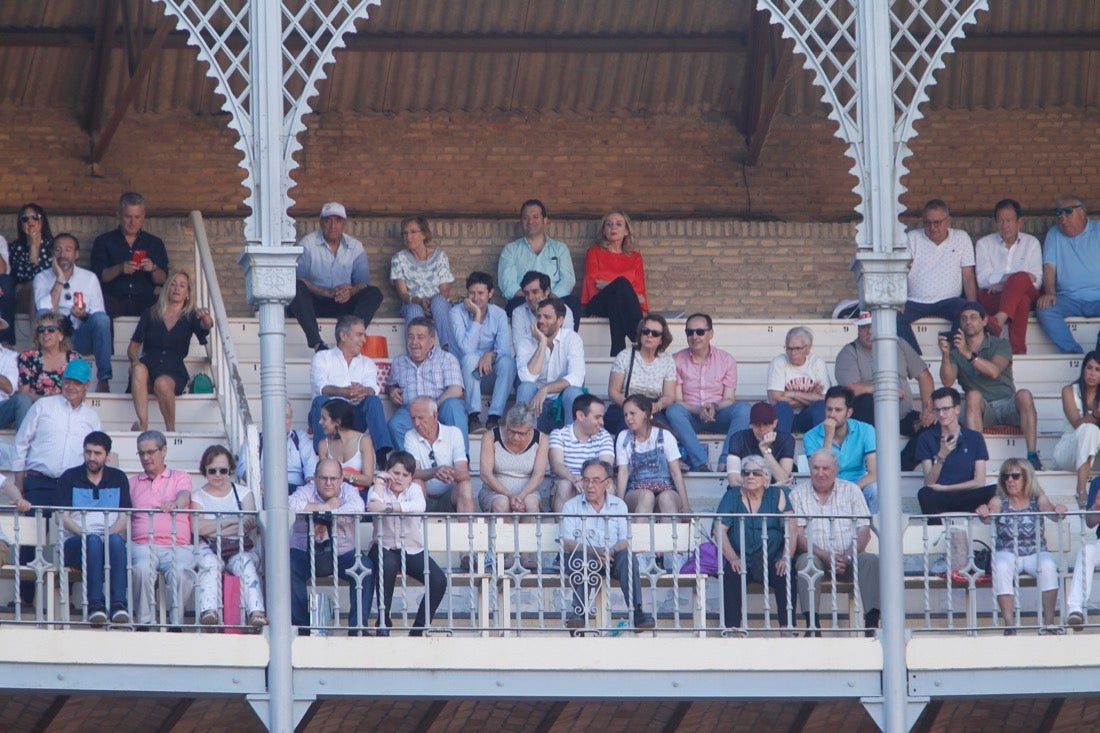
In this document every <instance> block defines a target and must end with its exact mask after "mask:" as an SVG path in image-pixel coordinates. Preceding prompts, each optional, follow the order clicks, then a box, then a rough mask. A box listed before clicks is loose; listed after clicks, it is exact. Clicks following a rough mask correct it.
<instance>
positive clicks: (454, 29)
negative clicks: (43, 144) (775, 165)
mask: <svg viewBox="0 0 1100 733" xmlns="http://www.w3.org/2000/svg"><path fill="white" fill-rule="evenodd" d="M237 1H238V2H244V0H237ZM991 5H992V6H993V7H992V9H991V10H990V11H989V12H988V13H985V14H983V15H982V16H981V17H980V18H979V22H978V23H977V25H976V26H975V27H974V28H973V29H972V31H971V33H972V34H974V35H977V36H990V35H1005V34H1009V35H1021V36H1036V35H1046V36H1067V37H1073V38H1075V39H1076V40H1077V42H1076V43H1068V42H1067V44H1066V48H1065V49H1060V48H1058V47H1057V44H1053V46H1054V47H1052V48H1044V49H1041V50H1021V51H1020V52H1018V53H1013V52H1001V51H968V52H961V53H958V54H955V55H954V56H952V57H951V58H950V59H949V61H948V66H947V68H946V69H945V70H943V71H941V72H940V75H939V84H937V85H936V87H935V88H934V89H933V91H932V104H933V106H937V107H951V108H962V109H967V108H981V107H988V108H1008V109H1015V108H1039V107H1077V108H1080V107H1093V106H1097V105H1098V103H1100V88H1098V87H1100V73H1097V71H1096V69H1097V62H1098V61H1100V58H1098V56H1100V51H1093V50H1087V48H1086V50H1081V48H1082V47H1083V46H1084V47H1090V46H1096V45H1097V44H1096V42H1095V38H1096V36H1098V35H1100V2H1098V1H1097V0H1088V1H1084V2H1083V1H1081V0H993V2H991ZM753 6H754V3H753V2H752V1H751V0H734V1H731V0H555V1H553V2H550V1H549V0H462V2H438V0H384V1H383V3H382V5H381V6H380V7H376V8H374V9H372V11H371V17H370V18H369V19H368V20H367V21H365V22H363V23H361V25H360V27H359V30H358V34H357V42H360V43H365V44H368V45H369V43H370V39H371V37H372V36H374V37H377V38H385V39H389V40H391V41H392V39H393V38H394V37H395V36H409V37H424V36H433V37H438V36H444V37H446V38H447V39H454V38H461V37H463V36H466V37H471V36H472V37H476V38H494V37H512V38H514V37H517V36H523V35H531V36H533V37H536V38H539V39H541V38H551V39H552V38H562V37H567V38H574V39H576V38H578V37H580V36H586V35H587V36H596V37H599V38H603V39H617V38H638V37H643V38H646V37H658V38H665V37H674V38H675V37H685V36H687V37H699V36H701V35H703V34H710V35H715V34H718V35H721V34H725V36H726V37H729V38H740V37H747V36H748V34H749V32H750V29H751V26H752V13H753ZM98 7H99V4H98V3H96V2H88V0H39V1H38V2H8V3H0V29H6V30H12V29H34V30H37V31H70V32H71V33H70V34H69V35H67V36H66V38H67V39H69V41H70V42H72V43H76V45H69V46H62V45H57V42H56V38H57V36H54V38H55V45H43V46H41V47H30V46H27V45H19V46H10V45H9V46H7V47H5V46H3V45H0V104H5V105H14V106H18V107H31V108H35V107H51V108H71V109H73V110H74V111H79V110H80V108H81V105H82V103H83V97H84V95H85V93H86V90H87V88H88V85H89V84H90V81H89V80H88V79H87V78H86V77H87V74H88V71H87V70H88V69H89V66H90V63H91V56H92V45H91V40H92V37H93V35H94V29H95V26H96V21H97V15H98ZM141 13H142V25H143V26H144V28H145V30H146V34H147V37H148V35H151V33H152V31H153V29H154V28H155V27H156V24H157V22H158V21H159V19H160V18H161V17H162V16H163V6H162V5H160V4H159V3H149V4H147V5H145V6H144V8H143V9H142V11H141ZM1089 36H1091V37H1092V40H1090V39H1089V38H1088V37H1089ZM1082 37H1084V43H1083V44H1082V42H1081V38H1082ZM81 39H83V40H81ZM521 40H522V39H521ZM531 45H532V48H531V50H529V51H528V50H525V49H522V48H521V49H512V50H503V51H502V50H499V49H498V50H495V51H486V50H483V49H476V48H475V49H472V50H469V51H465V50H464V51H454V50H451V51H438V50H426V51H414V52H409V51H396V50H390V51H385V52H379V51H369V52H363V51H359V50H351V49H349V50H345V51H342V52H341V53H340V54H339V55H338V58H337V64H336V65H335V67H334V68H333V69H332V70H331V73H332V77H331V78H330V79H329V80H326V81H325V82H323V83H322V85H321V87H320V96H319V97H318V98H316V101H315V104H316V108H317V109H318V110H319V111H323V112H324V111H354V112H362V113H397V112H427V111H451V110H453V111H463V112H497V111H526V112H540V111H546V112H580V113H586V114H612V113H617V112H642V111H649V112H655V113H656V112H678V113H695V112H722V113H726V114H730V115H732V116H734V117H735V118H736V117H737V116H738V115H739V113H740V109H741V107H742V106H743V104H744V101H743V93H744V92H743V89H742V86H743V83H744V82H743V80H744V76H745V65H746V62H747V59H746V56H747V54H746V53H745V52H744V50H743V49H742V48H734V46H740V44H737V43H732V42H731V48H730V50H728V51H718V50H713V49H708V50H706V51H687V52H660V53H658V52H648V53H640V52H631V53H624V52H621V51H614V50H610V51H608V50H599V49H597V50H592V51H586V50H579V51H561V50H558V51H553V52H548V51H547V50H546V49H545V48H543V47H542V46H541V45H540V44H539V43H538V42H537V41H536V42H532V44H531ZM1047 45H1048V46H1049V45H1052V44H1049V43H1048V44H1047ZM795 68H796V71H795V73H794V75H793V77H792V80H791V83H790V84H789V86H788V89H787V91H786V93H785V95H784V99H783V104H782V110H783V111H785V112H786V113H788V114H798V115H814V116H820V115H822V114H824V110H825V108H824V106H823V105H822V103H821V102H820V93H819V92H818V90H817V89H815V88H813V86H812V84H811V83H810V77H809V75H808V74H807V73H806V72H804V71H803V70H802V68H801V63H796V64H795ZM127 78H128V70H127V63H126V54H125V51H124V50H123V49H122V48H116V49H115V50H114V51H113V52H112V53H111V54H110V58H109V63H108V76H107V79H108V83H107V84H106V86H105V90H104V95H103V97H104V102H105V104H104V108H105V109H106V110H111V109H113V107H114V106H115V104H116V102H117V99H118V98H119V95H120V94H121V92H122V90H123V89H124V87H125V85H126V81H127ZM213 89H214V85H213V82H212V81H211V80H210V79H209V78H207V77H206V75H205V73H204V69H203V68H202V66H201V65H200V64H199V63H198V61H197V58H196V54H195V52H194V51H193V50H191V49H188V48H183V49H180V48H167V49H165V50H164V51H163V52H162V54H161V56H160V57H159V58H158V59H157V61H156V62H155V63H154V64H153V67H152V70H151V71H150V74H149V76H148V78H147V79H146V80H145V82H144V83H143V84H142V86H141V89H140V91H139V93H138V94H137V96H136V98H135V100H134V103H133V108H132V109H133V111H134V112H135V113H143V112H161V111H166V110H171V109H187V110H190V111H193V112H194V113H196V114H216V113H218V112H219V111H220V107H221V99H220V98H219V97H218V96H217V95H216V94H214V91H213Z"/></svg>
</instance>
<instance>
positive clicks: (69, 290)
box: [61, 282, 73, 300]
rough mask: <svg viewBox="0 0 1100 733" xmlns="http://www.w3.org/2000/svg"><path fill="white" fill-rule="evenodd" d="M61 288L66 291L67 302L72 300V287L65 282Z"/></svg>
mask: <svg viewBox="0 0 1100 733" xmlns="http://www.w3.org/2000/svg"><path fill="white" fill-rule="evenodd" d="M61 287H62V288H63V289H64V290H65V300H72V299H73V294H72V286H70V285H69V283H67V282H63V283H61Z"/></svg>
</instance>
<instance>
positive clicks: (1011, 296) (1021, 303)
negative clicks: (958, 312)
mask: <svg viewBox="0 0 1100 733" xmlns="http://www.w3.org/2000/svg"><path fill="white" fill-rule="evenodd" d="M1038 299H1039V291H1038V290H1036V289H1035V284H1034V283H1032V282H1031V275H1029V274H1028V273H1026V272H1014V273H1012V274H1011V275H1009V277H1008V281H1007V282H1006V283H1005V288H1004V290H1002V291H1001V292H999V293H991V292H989V291H988V290H979V291H978V302H979V303H981V304H982V307H983V308H985V309H986V311H987V312H988V313H989V319H990V320H993V315H994V314H995V313H999V312H1001V311H1004V312H1005V313H1006V314H1007V315H1008V342H1009V343H1010V344H1011V345H1012V353H1013V354H1026V353H1027V318H1028V316H1029V315H1030V314H1031V309H1032V308H1034V307H1035V301H1036V300H1038Z"/></svg>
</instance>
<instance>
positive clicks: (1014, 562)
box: [993, 550, 1058, 596]
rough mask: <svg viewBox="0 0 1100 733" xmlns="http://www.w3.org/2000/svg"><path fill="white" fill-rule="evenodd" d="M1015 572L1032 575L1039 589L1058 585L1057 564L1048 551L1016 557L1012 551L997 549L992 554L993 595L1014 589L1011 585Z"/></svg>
mask: <svg viewBox="0 0 1100 733" xmlns="http://www.w3.org/2000/svg"><path fill="white" fill-rule="evenodd" d="M1017 573H1027V574H1028V575H1032V576H1034V577H1035V579H1036V580H1037V581H1038V585H1039V590H1054V589H1056V588H1057V587H1058V565H1057V564H1056V563H1055V562H1054V556H1053V555H1051V554H1050V553H1049V552H1037V553H1035V554H1034V555H1020V556H1019V557H1017V556H1016V553H1014V552H1007V551H1005V550H997V552H996V553H995V554H994V555H993V593H994V595H998V596H1010V595H1012V593H1013V591H1014V588H1013V587H1012V586H1013V582H1014V581H1015V580H1016V574H1017Z"/></svg>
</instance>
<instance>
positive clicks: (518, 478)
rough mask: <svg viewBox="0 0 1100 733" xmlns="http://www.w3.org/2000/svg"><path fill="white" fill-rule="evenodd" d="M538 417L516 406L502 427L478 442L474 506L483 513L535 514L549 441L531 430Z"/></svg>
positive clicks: (543, 484) (539, 504) (539, 503)
mask: <svg viewBox="0 0 1100 733" xmlns="http://www.w3.org/2000/svg"><path fill="white" fill-rule="evenodd" d="M537 421H538V415H536V414H535V411H534V410H533V409H532V408H531V406H530V405H528V404H526V403H524V402H520V403H519V404H516V405H513V406H512V408H511V409H509V410H508V413H507V414H506V415H505V416H504V424H503V425H500V426H498V427H496V428H494V429H493V431H492V433H491V435H492V439H489V435H486V436H484V437H482V440H481V463H480V466H479V468H480V471H481V484H482V489H481V491H480V492H479V493H478V504H479V505H480V506H481V511H483V512H493V513H496V514H505V513H508V512H520V513H523V512H528V513H537V512H538V511H539V510H540V509H541V508H542V491H541V490H542V489H543V488H548V486H549V484H548V483H547V480H546V467H547V466H548V465H550V441H549V439H548V438H547V436H546V434H545V433H540V432H539V431H538V430H536V429H535V423H536V422H537Z"/></svg>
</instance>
